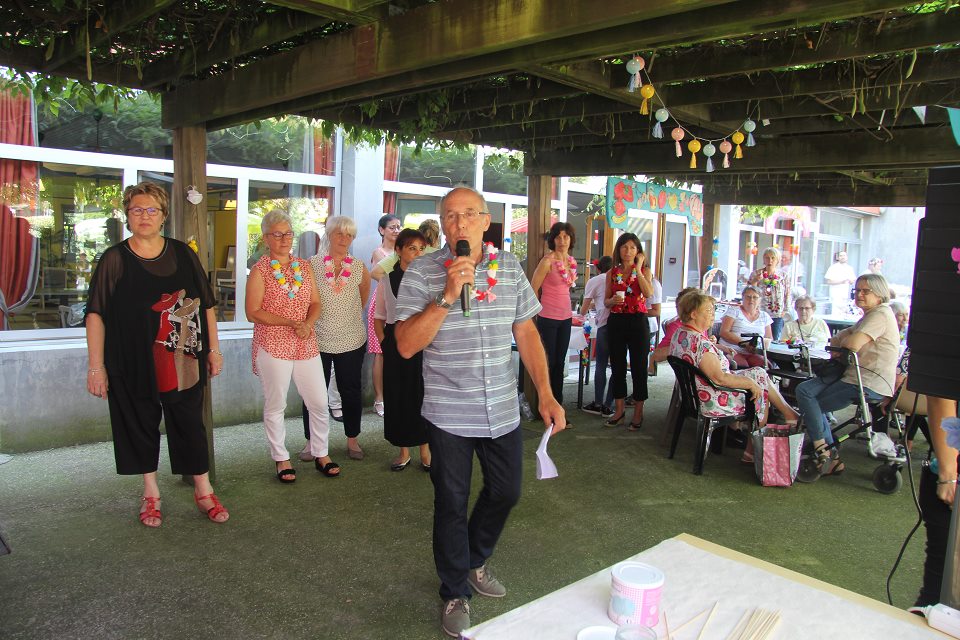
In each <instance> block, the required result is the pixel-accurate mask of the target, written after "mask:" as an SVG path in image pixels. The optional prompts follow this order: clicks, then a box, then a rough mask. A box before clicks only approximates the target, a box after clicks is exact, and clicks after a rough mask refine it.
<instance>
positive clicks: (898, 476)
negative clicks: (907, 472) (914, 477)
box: [873, 464, 903, 495]
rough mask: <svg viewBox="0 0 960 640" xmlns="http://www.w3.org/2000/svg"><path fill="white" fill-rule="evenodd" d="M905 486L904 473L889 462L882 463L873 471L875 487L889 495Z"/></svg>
mask: <svg viewBox="0 0 960 640" xmlns="http://www.w3.org/2000/svg"><path fill="white" fill-rule="evenodd" d="M902 486H903V474H902V473H900V470H899V469H897V468H896V467H894V466H891V465H889V464H882V465H880V466H879V467H877V468H876V469H875V470H874V472H873V487H874V488H875V489H876V490H877V491H879V492H880V493H885V494H887V495H889V494H891V493H896V492H897V491H900V487H902Z"/></svg>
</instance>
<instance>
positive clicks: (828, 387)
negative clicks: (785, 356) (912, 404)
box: [797, 377, 883, 445]
mask: <svg viewBox="0 0 960 640" xmlns="http://www.w3.org/2000/svg"><path fill="white" fill-rule="evenodd" d="M863 393H864V395H865V396H866V398H867V402H879V401H880V399H881V398H882V397H883V396H881V395H880V394H879V393H875V392H873V391H871V390H870V389H867V388H866V387H864V388H863ZM859 397H860V390H859V389H858V388H857V385H855V384H850V383H849V382H843V381H842V380H838V381H836V382H834V383H833V384H827V383H826V382H824V381H823V380H822V379H821V378H819V377H816V378H812V379H810V380H807V381H806V382H803V383H801V384H800V385H798V386H797V405H798V406H799V407H800V413H801V414H802V415H803V423H804V424H805V425H806V427H807V433H809V434H810V439H811V440H825V441H826V443H827V444H828V445H832V444H833V434H832V433H831V432H830V424H829V423H828V422H827V419H826V418H825V417H824V416H823V414H824V413H825V412H830V411H839V410H840V409H843V408H844V407H847V406H849V405H851V404H853V403H854V402H857V401H858V399H859Z"/></svg>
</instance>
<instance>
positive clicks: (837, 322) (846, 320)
mask: <svg viewBox="0 0 960 640" xmlns="http://www.w3.org/2000/svg"><path fill="white" fill-rule="evenodd" d="M820 318H822V319H823V321H824V322H826V323H827V326H828V327H830V335H836V334H837V333H838V332H840V331H843V330H844V329H847V328H849V327H852V326H853V325H855V324H856V323H857V322H859V321H860V318H858V317H855V316H850V315H846V314H844V315H838V316H835V315H829V316H820Z"/></svg>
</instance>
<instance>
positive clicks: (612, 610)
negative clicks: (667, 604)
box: [607, 562, 665, 628]
mask: <svg viewBox="0 0 960 640" xmlns="http://www.w3.org/2000/svg"><path fill="white" fill-rule="evenodd" d="M664 579H665V577H664V575H663V571H660V569H657V568H656V567H651V566H650V565H648V564H643V563H642V562H621V563H620V564H618V565H616V566H614V567H613V569H612V570H611V571H610V582H611V588H610V606H609V607H608V608H607V615H608V616H609V617H610V619H611V620H613V622H615V623H616V624H618V625H625V624H641V625H645V626H648V627H651V628H654V627H656V626H657V624H658V623H659V622H660V594H661V593H662V592H663V583H664Z"/></svg>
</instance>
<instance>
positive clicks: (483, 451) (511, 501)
mask: <svg viewBox="0 0 960 640" xmlns="http://www.w3.org/2000/svg"><path fill="white" fill-rule="evenodd" d="M427 430H428V434H429V436H430V453H431V468H430V479H431V480H432V481H433V560H434V562H435V563H436V565H437V575H438V576H439V577H440V597H441V598H443V599H444V600H451V599H453V598H469V597H470V595H471V594H470V585H469V584H468V583H467V573H468V572H469V571H470V569H476V568H477V567H480V566H482V565H483V564H484V563H485V562H486V561H487V559H488V558H489V557H490V556H491V555H493V549H494V547H496V545H497V540H499V539H500V534H501V533H502V532H503V527H504V526H505V525H506V523H507V516H509V515H510V510H511V509H513V507H514V505H516V504H517V502H518V501H519V500H520V484H521V479H522V466H523V437H522V435H521V432H520V427H519V426H518V427H517V428H516V429H514V430H513V431H511V432H510V433H508V434H505V435H502V436H500V437H499V438H467V437H463V436H456V435H453V434H450V433H448V432H446V431H443V430H442V429H440V428H438V427H437V426H436V425H434V424H431V423H430V422H427ZM474 453H476V454H477V458H479V460H480V469H481V471H482V472H483V488H482V489H481V490H480V495H479V496H478V497H477V501H476V503H475V504H474V506H473V512H472V513H471V514H470V516H469V519H468V518H467V507H468V502H469V500H470V478H471V476H472V475H473V454H474Z"/></svg>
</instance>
